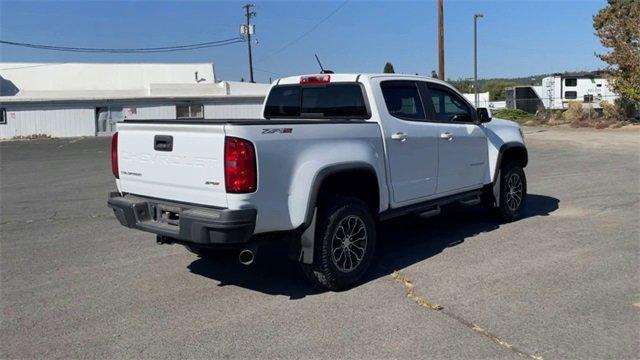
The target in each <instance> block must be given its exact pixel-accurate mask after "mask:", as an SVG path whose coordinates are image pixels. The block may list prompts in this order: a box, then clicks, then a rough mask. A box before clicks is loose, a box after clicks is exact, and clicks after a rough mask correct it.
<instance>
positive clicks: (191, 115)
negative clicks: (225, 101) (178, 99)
mask: <svg viewBox="0 0 640 360" xmlns="http://www.w3.org/2000/svg"><path fill="white" fill-rule="evenodd" d="M176 119H204V107H203V106H202V104H184V105H176Z"/></svg>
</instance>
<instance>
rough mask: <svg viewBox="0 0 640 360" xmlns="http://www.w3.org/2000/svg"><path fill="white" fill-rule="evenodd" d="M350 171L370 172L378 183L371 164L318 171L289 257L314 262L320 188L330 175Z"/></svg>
mask: <svg viewBox="0 0 640 360" xmlns="http://www.w3.org/2000/svg"><path fill="white" fill-rule="evenodd" d="M351 170H364V171H370V172H371V173H372V174H373V175H374V176H375V178H376V182H378V176H377V173H376V171H375V168H374V167H373V166H372V165H371V164H369V163H366V162H364V161H354V162H346V163H340V164H334V165H329V166H327V167H324V168H322V169H321V170H320V171H318V173H316V175H315V176H314V178H313V182H312V184H311V188H310V189H309V200H308V202H307V210H306V211H307V213H306V215H305V220H304V223H303V224H302V226H300V227H299V228H298V229H297V230H296V233H297V235H296V236H295V238H294V241H293V243H292V249H290V254H291V257H292V258H294V259H295V260H298V261H300V262H302V263H305V264H312V263H313V262H314V259H315V258H314V256H315V253H316V251H315V247H316V243H315V233H316V229H315V223H316V207H317V206H316V205H317V204H316V203H317V201H318V196H319V193H320V187H321V186H322V184H323V182H324V180H325V179H327V178H328V177H329V176H331V175H334V174H337V173H340V172H343V171H351ZM379 189H380V184H378V191H379Z"/></svg>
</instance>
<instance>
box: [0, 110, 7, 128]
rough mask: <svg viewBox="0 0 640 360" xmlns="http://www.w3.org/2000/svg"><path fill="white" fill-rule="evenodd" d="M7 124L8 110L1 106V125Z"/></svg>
mask: <svg viewBox="0 0 640 360" xmlns="http://www.w3.org/2000/svg"><path fill="white" fill-rule="evenodd" d="M6 124H7V110H6V109H5V108H0V125H6Z"/></svg>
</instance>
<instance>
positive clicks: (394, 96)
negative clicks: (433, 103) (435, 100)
mask: <svg viewBox="0 0 640 360" xmlns="http://www.w3.org/2000/svg"><path fill="white" fill-rule="evenodd" d="M380 87H381V88H382V95H383V96H384V102H385V105H386V106H387V111H389V114H390V115H392V116H395V117H397V118H400V119H406V120H417V121H421V120H422V121H423V120H426V117H425V112H424V107H423V106H422V99H421V98H420V93H419V92H418V86H417V84H416V83H415V81H383V82H382V83H381V84H380Z"/></svg>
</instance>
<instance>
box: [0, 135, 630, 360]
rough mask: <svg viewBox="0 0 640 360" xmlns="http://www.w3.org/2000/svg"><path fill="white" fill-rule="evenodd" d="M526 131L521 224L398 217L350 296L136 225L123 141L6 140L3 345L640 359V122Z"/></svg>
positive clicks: (0, 263)
mask: <svg viewBox="0 0 640 360" xmlns="http://www.w3.org/2000/svg"><path fill="white" fill-rule="evenodd" d="M525 133H526V142H527V146H528V148H529V157H530V165H529V166H528V167H527V168H526V169H525V171H526V174H527V177H528V188H529V197H528V200H527V201H528V206H527V210H526V215H525V217H524V218H523V219H522V220H519V221H517V222H513V223H509V224H501V223H498V222H496V221H495V220H492V219H491V218H490V217H488V216H487V214H486V213H485V211H484V210H483V209H482V208H480V207H469V208H465V207H448V208H446V209H445V211H443V214H441V215H439V216H437V217H433V218H429V219H420V218H417V217H407V218H402V219H398V220H394V221H391V222H388V223H385V224H383V225H382V226H381V234H380V236H379V238H380V241H381V244H380V247H379V249H378V253H377V258H376V260H375V263H374V264H373V266H372V269H371V272H370V275H369V276H368V277H367V279H366V280H365V281H364V283H363V284H361V285H359V286H357V287H355V288H353V289H351V290H348V291H343V292H326V291H323V290H321V289H318V288H314V287H313V286H311V285H309V284H308V283H307V282H306V280H305V279H304V277H303V276H302V275H301V273H300V272H299V271H298V269H297V266H296V264H294V263H291V262H290V261H288V260H287V259H286V248H282V247H279V246H268V247H266V248H263V249H261V250H260V252H259V253H258V255H257V258H256V262H255V263H254V265H252V266H250V267H245V266H243V265H240V264H239V263H238V262H237V259H236V258H235V257H229V258H225V257H222V258H220V259H217V260H215V261H210V260H202V259H199V258H197V257H196V256H195V255H193V254H191V253H189V252H187V251H186V250H185V249H184V248H182V247H181V246H177V245H176V246H171V245H156V243H155V237H154V236H153V235H151V234H147V233H142V232H139V231H136V230H129V229H126V228H124V227H122V226H120V225H119V224H118V223H117V221H116V220H115V218H114V217H113V214H112V213H111V210H110V209H108V208H107V207H106V199H107V194H108V193H109V191H113V190H114V182H113V179H112V175H111V169H110V162H109V143H110V141H109V139H108V138H80V139H50V140H33V141H5V142H0V203H1V205H0V280H1V282H0V296H1V297H0V299H1V301H0V307H1V311H2V325H1V329H0V341H1V342H0V345H1V349H0V350H1V352H0V357H1V358H108V359H118V358H151V357H153V358H276V357H277V358H376V359H377V358H455V359H464V358H468V359H484V358H492V359H493V358H500V359H502V358H506V359H509V358H513V359H522V358H543V359H555V358H574V359H596V358H615V359H637V358H639V357H640V340H639V339H640V272H639V271H640V266H639V264H640V262H639V256H640V231H639V229H640V132H638V131H622V130H618V131H614V130H601V131H596V130H581V129H578V130H574V129H537V128H527V129H526V130H525ZM407 293H408V294H409V296H407ZM434 304H438V305H440V306H442V309H441V310H433V309H432V308H431V307H430V305H434ZM432 307H435V306H432Z"/></svg>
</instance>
